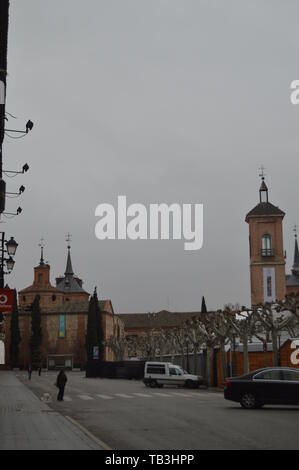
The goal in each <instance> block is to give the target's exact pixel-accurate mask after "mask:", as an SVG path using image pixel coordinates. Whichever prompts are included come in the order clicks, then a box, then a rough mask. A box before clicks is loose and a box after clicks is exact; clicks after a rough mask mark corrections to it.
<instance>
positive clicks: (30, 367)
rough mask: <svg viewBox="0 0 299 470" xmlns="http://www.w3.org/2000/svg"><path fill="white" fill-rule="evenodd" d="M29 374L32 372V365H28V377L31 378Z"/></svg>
mask: <svg viewBox="0 0 299 470" xmlns="http://www.w3.org/2000/svg"><path fill="white" fill-rule="evenodd" d="M31 374H32V365H31V364H29V365H28V379H29V380H31Z"/></svg>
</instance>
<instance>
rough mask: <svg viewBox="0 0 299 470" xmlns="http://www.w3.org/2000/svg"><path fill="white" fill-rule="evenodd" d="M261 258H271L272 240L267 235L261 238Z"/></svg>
mask: <svg viewBox="0 0 299 470" xmlns="http://www.w3.org/2000/svg"><path fill="white" fill-rule="evenodd" d="M262 256H273V250H272V238H271V235H269V234H268V233H266V234H265V235H263V238H262Z"/></svg>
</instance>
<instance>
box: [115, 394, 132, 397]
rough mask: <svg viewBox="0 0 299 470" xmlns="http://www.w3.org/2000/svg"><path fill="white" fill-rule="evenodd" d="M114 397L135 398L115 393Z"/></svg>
mask: <svg viewBox="0 0 299 470" xmlns="http://www.w3.org/2000/svg"><path fill="white" fill-rule="evenodd" d="M114 395H115V396H116V397H121V398H134V397H132V396H131V395H126V394H125V393H115V394H114Z"/></svg>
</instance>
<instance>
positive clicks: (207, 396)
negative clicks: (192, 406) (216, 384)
mask: <svg viewBox="0 0 299 470" xmlns="http://www.w3.org/2000/svg"><path fill="white" fill-rule="evenodd" d="M190 395H191V393H190ZM192 396H194V397H198V398H201V397H202V398H223V395H222V394H221V393H213V392H211V393H202V392H198V393H192Z"/></svg>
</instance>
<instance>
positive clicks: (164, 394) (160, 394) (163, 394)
mask: <svg viewBox="0 0 299 470" xmlns="http://www.w3.org/2000/svg"><path fill="white" fill-rule="evenodd" d="M153 395H157V396H158V397H172V395H169V394H167V393H159V392H154V393H153Z"/></svg>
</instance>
